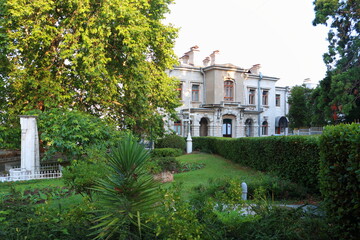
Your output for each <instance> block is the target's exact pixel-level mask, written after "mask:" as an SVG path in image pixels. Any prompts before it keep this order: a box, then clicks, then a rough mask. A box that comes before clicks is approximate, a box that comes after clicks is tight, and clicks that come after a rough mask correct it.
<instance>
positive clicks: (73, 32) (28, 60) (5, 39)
mask: <svg viewBox="0 0 360 240" xmlns="http://www.w3.org/2000/svg"><path fill="white" fill-rule="evenodd" d="M171 3H172V0H154V1H130V0H113V1H104V0H102V1H72V0H65V1H59V0H57V1H46V0H39V1H35V2H31V1H30V2H21V1H18V0H7V1H5V0H1V1H0V16H1V17H0V26H1V27H0V62H1V66H0V92H1V94H0V109H2V110H5V111H6V112H9V113H11V114H13V115H19V114H23V113H24V112H26V111H28V110H33V109H40V110H41V111H47V110H49V109H53V108H66V109H78V110H80V111H83V112H88V113H91V114H94V115H97V116H107V117H110V118H112V119H114V120H116V121H117V122H118V123H119V124H120V126H122V127H124V126H127V129H131V130H132V131H134V132H136V133H145V134H147V135H150V132H152V133H153V134H155V135H159V134H160V133H161V132H162V131H163V124H162V121H161V119H162V117H163V114H170V115H173V114H174V113H175V111H174V109H175V108H176V107H177V106H179V100H178V98H177V93H176V91H174V89H175V87H176V86H177V84H178V83H177V81H174V80H173V79H172V78H170V77H169V76H168V75H167V74H166V73H165V69H170V68H171V67H172V66H173V65H175V64H176V62H177V60H176V56H175V54H174V52H173V46H174V40H175V38H176V36H177V29H175V28H174V27H173V26H171V25H164V24H163V22H162V20H163V19H164V18H165V14H166V13H168V12H169V8H168V5H169V4H171ZM5 86H6V87H5ZM159 108H161V109H162V112H163V113H160V112H159V111H158V109H159ZM160 123H161V124H160ZM150 129H151V130H150Z"/></svg>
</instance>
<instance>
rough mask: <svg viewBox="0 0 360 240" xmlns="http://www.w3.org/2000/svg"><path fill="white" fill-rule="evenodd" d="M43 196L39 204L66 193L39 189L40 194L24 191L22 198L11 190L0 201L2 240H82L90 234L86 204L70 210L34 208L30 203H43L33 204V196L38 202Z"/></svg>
mask: <svg viewBox="0 0 360 240" xmlns="http://www.w3.org/2000/svg"><path fill="white" fill-rule="evenodd" d="M50 190H51V191H50ZM50 193H52V194H50ZM42 194H43V195H44V197H43V199H42V200H45V198H46V196H48V197H47V199H46V201H49V200H54V199H57V198H59V197H61V196H63V195H64V194H65V195H66V194H68V193H64V191H61V190H59V189H58V190H56V189H47V190H46V189H42V190H41V192H36V191H34V192H30V191H29V190H26V191H25V192H24V194H22V193H21V192H19V191H16V190H14V189H13V190H12V191H11V192H10V193H9V194H7V195H6V196H4V197H3V198H2V199H1V201H0V209H1V211H0V238H1V239H8V240H17V239H24V240H25V239H29V240H32V239H34V240H35V239H36V240H42V239H43V240H45V239H70V240H71V239H74V240H75V239H83V237H84V236H87V235H88V234H89V233H90V231H89V227H90V226H91V222H90V215H89V210H90V208H91V206H90V205H88V204H87V203H86V202H85V203H83V204H81V205H73V206H72V208H71V209H63V208H62V206H61V205H60V204H59V205H58V207H56V208H50V207H49V205H47V202H45V204H42V205H33V203H41V202H42V201H40V200H39V199H37V200H36V196H37V197H39V198H41V195H42ZM29 196H32V197H29ZM50 196H51V198H50ZM35 200H36V201H35Z"/></svg>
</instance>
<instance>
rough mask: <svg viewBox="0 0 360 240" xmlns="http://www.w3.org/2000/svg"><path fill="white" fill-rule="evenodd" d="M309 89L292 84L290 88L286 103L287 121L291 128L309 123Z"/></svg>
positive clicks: (308, 124) (306, 125)
mask: <svg viewBox="0 0 360 240" xmlns="http://www.w3.org/2000/svg"><path fill="white" fill-rule="evenodd" d="M310 94H311V89H309V88H306V87H305V86H304V85H303V86H294V87H293V88H292V89H291V95H290V96H289V99H288V103H289V105H290V108H289V113H288V117H289V122H290V127H291V128H300V127H309V126H310V125H311V113H310V112H311V107H310Z"/></svg>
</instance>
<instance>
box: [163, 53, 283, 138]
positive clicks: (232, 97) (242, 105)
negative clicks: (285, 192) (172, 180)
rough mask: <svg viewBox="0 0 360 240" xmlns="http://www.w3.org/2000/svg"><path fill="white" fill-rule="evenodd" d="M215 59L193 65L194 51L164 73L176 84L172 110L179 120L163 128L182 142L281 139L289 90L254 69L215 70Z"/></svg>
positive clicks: (219, 67) (230, 67)
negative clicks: (176, 97)
mask: <svg viewBox="0 0 360 240" xmlns="http://www.w3.org/2000/svg"><path fill="white" fill-rule="evenodd" d="M218 53H219V51H214V52H213V53H212V54H211V55H210V56H209V57H206V58H205V59H204V60H203V61H202V64H201V65H198V64H199V63H198V61H197V60H198V56H199V49H198V47H197V46H194V47H192V48H191V49H190V51H189V52H187V53H185V54H184V56H183V57H181V58H180V65H179V66H175V67H174V68H173V69H172V70H169V72H168V74H169V75H170V76H172V77H176V78H177V79H179V80H180V84H179V87H178V89H177V90H178V91H179V98H180V99H181V102H182V103H183V104H182V106H181V107H179V108H178V109H177V111H178V118H179V119H180V120H179V121H177V122H171V121H168V123H167V128H168V129H172V130H173V131H175V132H176V134H178V135H180V136H184V137H185V136H187V135H188V132H189V131H190V132H191V136H217V137H232V138H239V137H260V136H270V135H275V134H287V128H288V120H287V118H286V117H285V116H286V114H287V113H288V109H289V106H288V104H287V98H288V95H289V90H290V89H289V87H276V86H275V85H276V82H277V81H278V80H279V78H276V77H270V76H265V75H262V73H261V72H260V65H259V64H256V65H253V66H252V67H251V68H249V69H245V68H241V67H238V66H235V65H232V64H218V63H217V62H216V56H217V55H218ZM189 124H190V125H189ZM189 127H190V128H189Z"/></svg>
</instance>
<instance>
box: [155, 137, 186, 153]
mask: <svg viewBox="0 0 360 240" xmlns="http://www.w3.org/2000/svg"><path fill="white" fill-rule="evenodd" d="M155 148H179V149H181V150H183V151H185V148H186V141H185V139H184V138H183V137H180V136H177V135H166V136H165V137H164V138H162V139H159V140H158V141H157V143H156V144H155Z"/></svg>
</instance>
